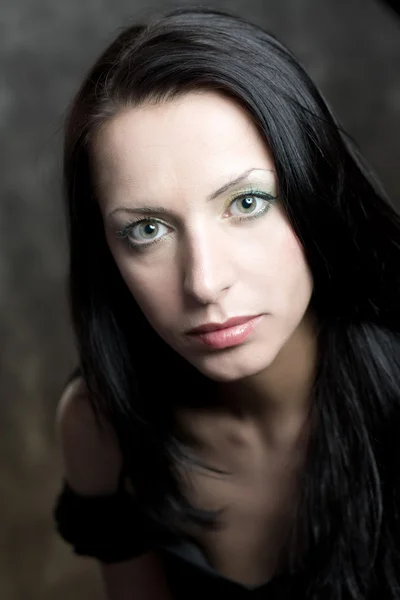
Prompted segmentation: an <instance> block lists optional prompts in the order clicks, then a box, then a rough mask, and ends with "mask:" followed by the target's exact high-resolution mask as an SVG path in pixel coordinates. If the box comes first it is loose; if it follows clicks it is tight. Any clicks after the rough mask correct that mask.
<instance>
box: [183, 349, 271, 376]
mask: <svg viewBox="0 0 400 600" xmlns="http://www.w3.org/2000/svg"><path fill="white" fill-rule="evenodd" d="M240 354H242V353H240ZM250 354H251V356H243V355H242V356H235V355H234V353H233V352H232V353H229V352H227V353H224V355H222V354H221V355H219V356H217V355H214V356H208V357H207V358H204V359H203V360H201V361H199V360H197V361H190V362H191V363H192V365H193V366H194V367H195V368H196V369H197V370H198V371H200V373H202V374H203V375H204V376H205V377H208V378H209V379H211V380H212V381H216V382H218V383H233V382H235V381H240V380H242V379H247V378H248V377H253V376H255V375H258V374H259V373H261V372H262V371H264V370H265V369H268V367H269V366H270V365H271V364H272V363H273V360H274V358H275V353H271V356H266V355H265V354H264V356H262V357H261V356H258V357H256V358H255V357H254V353H253V352H251V353H250ZM272 354H273V355H272Z"/></svg>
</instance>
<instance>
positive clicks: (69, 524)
mask: <svg viewBox="0 0 400 600" xmlns="http://www.w3.org/2000/svg"><path fill="white" fill-rule="evenodd" d="M78 375H79V370H76V371H74V373H73V374H72V376H71V377H70V380H72V379H73V378H74V377H76V376H78ZM54 518H55V523H56V527H57V530H58V532H59V534H60V535H61V536H62V537H63V539H64V540H65V541H66V542H68V543H69V544H71V545H72V547H73V550H74V552H75V553H76V554H79V555H82V556H90V557H93V558H96V559H98V560H100V561H101V562H104V563H113V562H119V561H123V560H128V559H130V558H134V557H138V556H141V555H143V554H145V553H146V552H148V551H155V552H157V553H158V554H159V556H160V557H161V559H162V561H163V563H164V565H165V570H166V575H167V579H168V582H169V585H170V588H171V591H172V593H173V598H174V599H175V600H206V598H207V594H209V595H212V596H215V595H217V597H219V598H221V599H222V600H225V599H226V600H240V599H241V598H252V599H254V600H258V599H261V598H263V599H265V600H302V598H303V593H302V590H303V589H304V587H303V584H302V581H301V576H300V575H299V574H286V575H279V576H276V577H274V578H273V579H272V580H270V581H268V582H266V583H265V584H263V585H261V586H257V587H249V586H245V585H241V584H239V583H236V582H234V581H232V580H230V579H229V578H227V577H224V576H222V575H220V574H219V573H218V572H217V571H216V570H215V569H213V568H212V566H211V565H210V564H209V562H208V561H207V559H206V556H205V555H204V552H203V551H202V550H201V548H200V546H198V545H197V544H195V543H194V542H193V541H190V540H188V539H180V538H177V537H174V536H172V535H171V534H167V533H166V532H165V531H163V530H162V528H161V526H160V525H158V524H156V523H155V522H153V521H152V520H151V519H150V518H149V517H148V516H147V515H146V514H144V511H143V510H142V509H141V508H140V506H139V504H138V503H137V501H136V499H135V497H134V496H133V495H132V494H130V493H129V492H128V491H127V490H126V489H125V487H124V485H123V478H122V477H121V480H120V484H119V487H118V490H117V491H116V492H115V493H114V494H110V495H103V496H83V495H79V494H77V493H76V492H74V491H73V490H72V489H71V488H70V486H69V485H68V484H67V483H66V482H65V483H64V486H63V488H62V490H61V492H60V494H59V496H58V498H57V501H56V504H55V507H54Z"/></svg>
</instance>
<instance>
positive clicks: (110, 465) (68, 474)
mask: <svg viewBox="0 0 400 600" xmlns="http://www.w3.org/2000/svg"><path fill="white" fill-rule="evenodd" d="M57 430H58V435H59V440H60V445H61V455H62V462H63V469H64V476H65V479H66V480H67V482H68V484H69V485H70V487H71V488H72V489H73V490H74V491H75V492H77V493H78V494H82V495H85V496H96V495H103V494H112V493H113V492H115V491H116V490H117V488H118V482H119V477H120V472H121V468H122V455H121V451H120V448H119V444H118V440H117V439H116V435H115V432H114V430H113V428H112V427H111V425H110V424H109V423H107V422H106V421H105V420H101V419H100V421H99V420H98V419H97V418H96V416H95V414H94V411H93V408H92V406H91V404H90V401H89V398H88V392H87V389H86V387H85V383H84V381H83V379H82V378H81V377H79V378H77V379H75V380H73V381H72V382H71V383H70V384H68V386H67V387H66V389H65V391H64V393H63V394H62V397H61V399H60V402H59V405H58V409H57ZM101 572H102V577H103V580H104V584H105V588H106V592H107V598H108V599H109V600H170V599H171V596H170V594H169V592H168V587H167V584H166V580H165V572H164V568H163V565H162V564H161V561H160V559H159V557H158V556H157V555H156V553H155V552H147V553H146V554H143V555H141V556H139V557H135V558H132V559H128V560H124V561H120V562H116V563H110V564H103V563H101Z"/></svg>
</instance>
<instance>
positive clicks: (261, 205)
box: [229, 192, 275, 218]
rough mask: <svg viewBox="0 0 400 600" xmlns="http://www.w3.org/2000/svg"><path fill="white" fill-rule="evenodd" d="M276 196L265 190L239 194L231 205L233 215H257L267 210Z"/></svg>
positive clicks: (230, 209)
mask: <svg viewBox="0 0 400 600" xmlns="http://www.w3.org/2000/svg"><path fill="white" fill-rule="evenodd" d="M274 200H275V198H274V197H273V196H270V195H269V194H266V193H264V192H247V193H244V194H241V195H240V196H237V197H236V198H234V199H233V200H232V202H231V203H230V205H229V212H230V214H231V216H233V217H244V218H246V216H247V215H248V217H249V218H251V217H257V216H258V215H260V216H261V215H262V214H263V213H264V212H265V211H267V210H268V209H269V208H270V207H271V205H272V203H273V201H274Z"/></svg>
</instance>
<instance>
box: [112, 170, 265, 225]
mask: <svg viewBox="0 0 400 600" xmlns="http://www.w3.org/2000/svg"><path fill="white" fill-rule="evenodd" d="M253 171H264V172H270V173H272V172H273V171H272V169H260V168H257V167H252V168H251V169H247V171H244V172H243V173H242V174H241V175H238V177H235V178H234V179H230V180H229V181H228V182H227V183H225V184H224V185H222V186H221V187H220V188H218V189H217V190H215V192H212V193H211V194H210V195H209V196H208V197H207V202H211V201H212V200H215V199H216V198H218V196H221V195H222V194H223V193H225V192H227V191H228V190H229V189H230V188H232V187H234V186H235V185H237V184H238V183H242V181H244V180H245V179H247V177H248V176H249V175H250V173H252V172H253ZM120 211H123V212H129V213H139V214H148V213H163V214H165V213H169V212H170V211H169V210H167V209H166V208H164V207H163V206H140V207H137V208H132V207H128V206H119V207H117V208H114V209H113V210H112V211H111V212H110V213H109V214H108V218H109V217H111V216H112V215H113V214H114V213H116V212H120Z"/></svg>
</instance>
